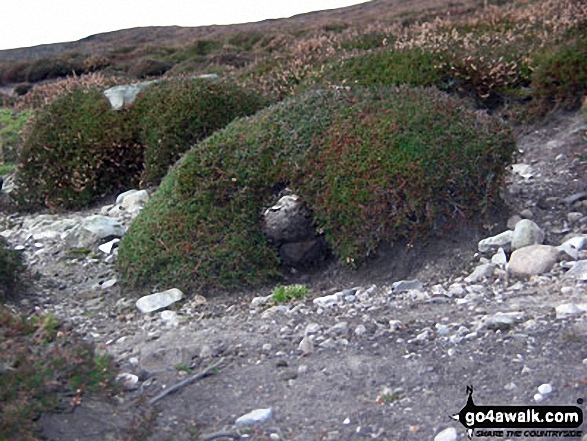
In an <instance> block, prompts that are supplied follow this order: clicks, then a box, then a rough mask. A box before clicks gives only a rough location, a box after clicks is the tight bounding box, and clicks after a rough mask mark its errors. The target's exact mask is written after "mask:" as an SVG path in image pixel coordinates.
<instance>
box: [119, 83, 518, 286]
mask: <svg viewBox="0 0 587 441" xmlns="http://www.w3.org/2000/svg"><path fill="white" fill-rule="evenodd" d="M514 145H515V144H514V141H513V138H512V135H511V133H510V131H509V130H508V129H507V128H506V127H505V126H504V125H503V124H502V123H500V122H499V120H497V119H494V118H491V117H489V116H487V115H483V114H479V113H475V112H472V111H470V110H467V108H466V106H464V105H463V103H462V102H461V101H460V100H458V99H455V98H451V97H449V96H447V95H446V94H443V93H441V92H439V91H437V90H434V89H409V88H407V87H402V88H399V89H397V88H378V89H364V88H352V89H346V90H329V91H314V92H311V93H308V94H306V95H303V96H299V97H296V98H294V99H291V100H288V101H286V102H283V103H281V104H278V105H275V106H272V107H270V108H268V109H266V110H263V111H261V112H259V113H258V114H256V115H254V116H252V117H250V118H246V119H240V120H237V121H235V122H233V123H231V124H230V125H229V126H227V127H226V129H224V130H221V131H219V132H216V133H215V134H214V135H212V136H211V137H210V138H208V139H207V140H205V141H204V142H201V143H199V144H198V145H196V146H195V147H194V148H193V149H192V150H190V151H189V152H188V153H187V154H186V155H185V156H184V157H183V158H182V159H181V160H180V161H179V162H178V163H177V164H176V166H175V167H174V168H173V169H172V170H171V171H170V173H169V174H168V175H167V176H166V178H165V179H164V180H163V182H162V184H161V187H160V189H159V191H158V192H157V193H156V194H155V195H154V197H153V198H152V199H151V200H150V201H149V203H148V204H147V206H146V207H145V209H144V211H143V212H142V213H141V215H139V217H138V218H137V219H136V220H135V222H134V223H133V225H132V226H131V228H130V230H129V232H128V233H127V234H126V235H125V236H124V238H123V240H122V242H121V246H120V251H119V268H120V271H121V273H122V275H123V277H124V279H125V281H126V283H128V284H129V285H132V286H141V285H142V286H144V285H147V286H152V285H158V286H176V287H178V288H180V289H185V290H190V289H194V288H201V287H203V286H206V287H219V288H232V287H235V286H243V285H245V286H255V285H259V284H262V283H265V282H267V281H269V280H272V279H275V278H276V277H279V274H280V273H279V260H278V257H277V253H276V250H275V249H273V248H272V247H271V246H270V245H269V244H268V243H267V240H266V239H265V238H264V237H263V234H262V233H261V229H260V221H261V213H262V211H263V208H264V207H267V206H269V204H271V203H272V202H274V197H275V196H274V194H273V193H272V189H273V188H275V186H276V185H277V184H286V185H288V186H289V187H290V188H292V189H293V191H294V192H296V193H297V194H299V195H300V196H302V197H303V198H304V199H305V200H306V201H307V202H308V204H309V207H310V208H311V210H313V213H314V216H315V221H316V223H317V225H318V227H319V228H320V229H321V230H322V231H323V232H324V235H325V237H326V239H327V241H328V243H329V244H330V246H331V247H332V249H333V251H334V253H335V254H336V255H337V256H338V258H339V259H341V261H343V262H345V263H348V264H349V265H351V266H357V265H359V264H361V263H362V262H363V261H364V260H365V259H366V258H367V257H368V256H369V255H370V254H371V253H372V252H373V250H374V249H375V248H376V247H377V245H378V244H379V243H380V242H394V241H395V240H398V239H401V238H414V237H424V236H425V235H426V234H429V233H430V232H431V231H433V230H434V228H435V227H436V226H438V225H439V224H441V223H443V222H447V221H449V220H450V219H455V218H460V217H462V216H467V215H471V214H472V213H480V212H481V213H482V212H485V211H486V210H487V209H488V208H489V207H490V206H491V205H492V203H493V202H494V201H495V200H496V199H497V191H498V189H499V186H500V184H501V180H502V176H503V174H504V171H505V167H506V166H507V164H509V162H510V160H511V155H512V152H513V150H514Z"/></svg>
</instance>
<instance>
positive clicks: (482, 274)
mask: <svg viewBox="0 0 587 441" xmlns="http://www.w3.org/2000/svg"><path fill="white" fill-rule="evenodd" d="M500 249H501V248H500ZM494 271H495V265H494V264H493V263H486V264H483V265H479V266H478V267H477V268H475V270H474V271H473V272H472V273H471V274H469V275H468V276H467V277H465V282H467V283H476V282H479V281H481V280H483V279H487V278H489V277H491V276H492V275H493V272H494Z"/></svg>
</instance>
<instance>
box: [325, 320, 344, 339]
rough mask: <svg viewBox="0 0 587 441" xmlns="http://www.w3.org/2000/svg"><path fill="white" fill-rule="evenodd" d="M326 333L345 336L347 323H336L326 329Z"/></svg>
mask: <svg viewBox="0 0 587 441" xmlns="http://www.w3.org/2000/svg"><path fill="white" fill-rule="evenodd" d="M326 333H327V334H331V335H335V336H340V337H342V336H345V335H347V334H348V333H349V324H348V323H347V322H340V323H337V324H336V325H334V326H333V327H331V328H330V329H329V330H328V331H326Z"/></svg>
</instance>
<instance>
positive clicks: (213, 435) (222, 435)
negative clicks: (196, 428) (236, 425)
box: [201, 432, 241, 441]
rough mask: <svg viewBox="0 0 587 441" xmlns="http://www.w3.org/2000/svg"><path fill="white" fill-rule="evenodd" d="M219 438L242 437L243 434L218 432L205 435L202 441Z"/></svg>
mask: <svg viewBox="0 0 587 441" xmlns="http://www.w3.org/2000/svg"><path fill="white" fill-rule="evenodd" d="M218 438H231V439H241V436H240V435H239V434H238V433H236V432H216V433H211V434H210V435H206V436H204V437H203V438H202V439H201V441H212V440H213V439H218Z"/></svg>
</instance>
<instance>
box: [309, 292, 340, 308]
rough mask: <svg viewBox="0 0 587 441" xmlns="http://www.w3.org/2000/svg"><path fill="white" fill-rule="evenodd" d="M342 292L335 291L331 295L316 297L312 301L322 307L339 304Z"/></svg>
mask: <svg viewBox="0 0 587 441" xmlns="http://www.w3.org/2000/svg"><path fill="white" fill-rule="evenodd" d="M341 294H342V293H334V294H331V295H329V296H323V297H316V298H315V299H314V300H313V301H312V303H314V305H316V306H319V307H320V308H330V307H332V306H335V305H337V304H338V302H339V301H340V298H341Z"/></svg>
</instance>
